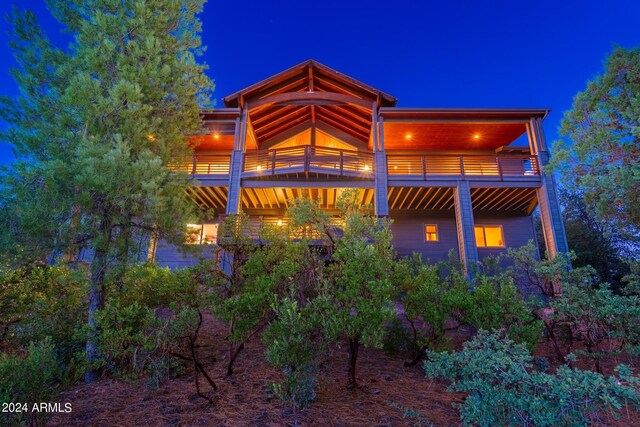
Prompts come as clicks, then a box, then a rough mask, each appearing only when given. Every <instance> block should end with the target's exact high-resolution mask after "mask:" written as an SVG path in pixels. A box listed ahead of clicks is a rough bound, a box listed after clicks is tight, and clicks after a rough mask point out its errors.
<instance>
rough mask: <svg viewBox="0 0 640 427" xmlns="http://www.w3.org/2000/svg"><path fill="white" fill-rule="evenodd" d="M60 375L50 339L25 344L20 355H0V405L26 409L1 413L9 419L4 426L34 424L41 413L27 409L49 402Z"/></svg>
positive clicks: (61, 372)
mask: <svg viewBox="0 0 640 427" xmlns="http://www.w3.org/2000/svg"><path fill="white" fill-rule="evenodd" d="M63 374H64V373H63V369H62V367H61V365H60V362H59V361H58V358H57V357H56V350H55V347H54V345H53V341H52V340H51V338H45V339H44V340H42V341H39V342H34V343H31V344H29V346H28V347H27V350H26V353H25V355H24V356H9V355H7V354H0V379H1V381H0V402H2V403H9V402H12V403H20V404H26V405H27V409H28V410H27V411H26V412H17V413H14V414H7V413H5V414H2V415H3V416H7V417H9V418H8V422H7V423H8V424H17V425H20V424H24V423H29V424H30V425H37V424H38V421H39V420H40V419H41V418H42V417H43V416H44V414H40V413H39V412H33V411H31V406H32V405H33V404H34V403H39V402H49V401H51V400H52V398H53V397H54V396H55V394H56V393H57V391H58V388H59V382H60V380H61V377H62V376H63Z"/></svg>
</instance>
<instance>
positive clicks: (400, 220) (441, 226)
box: [391, 212, 458, 262]
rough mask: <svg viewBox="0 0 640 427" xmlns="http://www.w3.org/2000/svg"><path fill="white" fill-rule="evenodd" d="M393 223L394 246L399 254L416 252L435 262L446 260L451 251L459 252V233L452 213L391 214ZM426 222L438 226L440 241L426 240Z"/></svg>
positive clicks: (423, 257) (424, 258)
mask: <svg viewBox="0 0 640 427" xmlns="http://www.w3.org/2000/svg"><path fill="white" fill-rule="evenodd" d="M391 219H392V220H393V224H391V232H392V233H393V246H394V247H395V249H396V252H397V254H398V256H410V255H411V254H412V253H414V252H416V253H419V254H421V255H422V259H423V260H425V261H426V260H430V261H433V262H437V261H444V260H446V259H447V258H448V255H449V251H450V250H451V249H453V250H454V251H455V252H456V254H457V253H458V235H457V233H456V219H455V217H454V216H453V212H452V213H445V214H442V213H439V212H438V213H428V214H423V215H419V216H405V215H401V214H396V215H394V214H393V213H392V214H391ZM425 224H435V225H436V226H437V227H438V241H437V242H427V241H426V240H425V233H424V226H425Z"/></svg>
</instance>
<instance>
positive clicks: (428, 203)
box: [422, 187, 447, 210]
mask: <svg viewBox="0 0 640 427" xmlns="http://www.w3.org/2000/svg"><path fill="white" fill-rule="evenodd" d="M441 191H444V192H446V191H447V190H446V188H444V187H438V188H436V190H435V192H433V194H432V195H431V197H429V199H427V201H426V202H425V205H424V207H423V208H422V209H423V210H427V209H428V208H429V206H431V202H433V201H434V200H435V198H436V197H437V196H438V195H439V194H440V192H441Z"/></svg>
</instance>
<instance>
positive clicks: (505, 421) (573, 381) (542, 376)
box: [424, 331, 640, 426]
mask: <svg viewBox="0 0 640 427" xmlns="http://www.w3.org/2000/svg"><path fill="white" fill-rule="evenodd" d="M533 362H534V359H533V357H532V356H531V354H530V353H529V352H528V351H527V349H526V347H525V346H524V345H522V344H515V343H514V342H513V341H512V340H510V339H508V338H504V337H503V336H502V333H501V332H493V333H489V332H486V331H480V332H479V333H478V335H476V337H475V338H474V339H473V340H471V341H468V342H467V343H465V345H464V349H463V350H462V351H460V352H457V353H446V352H443V353H435V352H429V360H428V361H427V362H425V365H424V366H425V371H426V375H427V377H428V378H436V377H440V378H444V379H447V380H449V381H451V385H450V386H449V390H450V391H457V392H466V393H468V396H467V397H466V399H465V401H464V403H462V404H459V405H458V406H459V409H460V415H461V417H462V420H463V422H464V424H465V425H481V426H494V425H510V426H528V425H533V426H577V425H586V424H589V423H590V422H591V421H593V420H595V419H596V417H598V416H601V415H602V414H603V412H610V413H611V414H612V415H613V416H617V415H618V413H619V411H620V409H621V408H622V407H623V405H625V404H631V405H633V406H634V407H635V408H636V409H640V394H639V390H640V380H639V379H638V378H637V377H634V376H632V375H631V371H630V370H629V369H628V368H626V367H625V366H620V367H618V368H617V369H616V372H617V375H614V376H610V377H607V378H605V377H604V376H603V375H601V374H598V373H595V372H591V371H582V370H578V369H572V368H569V367H568V366H566V365H563V366H561V367H560V368H558V369H557V371H556V372H555V373H545V372H540V371H538V370H536V369H535V365H534V363H533Z"/></svg>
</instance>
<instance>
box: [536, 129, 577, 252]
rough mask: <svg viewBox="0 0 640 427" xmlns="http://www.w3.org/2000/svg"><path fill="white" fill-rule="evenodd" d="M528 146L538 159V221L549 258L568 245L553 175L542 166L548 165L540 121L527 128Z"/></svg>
mask: <svg viewBox="0 0 640 427" xmlns="http://www.w3.org/2000/svg"><path fill="white" fill-rule="evenodd" d="M527 134H528V136H529V146H530V148H531V154H533V155H535V156H536V157H537V159H538V167H539V172H540V178H541V180H542V185H541V186H540V187H539V188H538V189H537V190H536V196H537V198H538V207H539V208H540V220H541V222H542V231H543V234H544V243H545V247H546V249H547V252H548V254H549V256H550V257H551V258H554V257H555V256H556V255H557V254H558V253H559V252H568V251H569V245H568V243H567V236H566V233H565V230H564V223H563V221H562V213H561V211H560V203H559V201H558V194H557V193H558V191H557V187H556V182H555V180H554V178H553V175H549V174H546V173H545V172H544V170H543V168H544V166H546V165H547V164H548V163H549V151H548V150H547V146H546V143H545V139H544V133H543V131H542V119H540V118H534V119H531V120H530V121H529V124H528V126H527Z"/></svg>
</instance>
